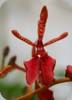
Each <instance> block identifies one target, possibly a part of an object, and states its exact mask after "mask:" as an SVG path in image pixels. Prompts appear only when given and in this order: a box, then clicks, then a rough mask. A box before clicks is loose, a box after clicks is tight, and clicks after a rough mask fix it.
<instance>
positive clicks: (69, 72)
mask: <svg viewBox="0 0 72 100" xmlns="http://www.w3.org/2000/svg"><path fill="white" fill-rule="evenodd" d="M65 76H66V77H70V78H72V65H68V66H67V68H66V72H65Z"/></svg>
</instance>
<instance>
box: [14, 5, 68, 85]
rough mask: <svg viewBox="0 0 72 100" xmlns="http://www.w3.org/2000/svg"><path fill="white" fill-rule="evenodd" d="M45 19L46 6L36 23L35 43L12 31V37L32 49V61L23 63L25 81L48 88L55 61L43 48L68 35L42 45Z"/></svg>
mask: <svg viewBox="0 0 72 100" xmlns="http://www.w3.org/2000/svg"><path fill="white" fill-rule="evenodd" d="M47 17H48V11H47V8H46V6H44V7H43V8H42V10H41V13H40V19H39V21H38V40H37V41H36V42H35V43H33V42H32V41H30V40H29V39H27V38H25V37H23V36H21V35H20V33H19V32H18V31H16V30H12V33H13V35H14V36H16V37H17V38H18V39H20V40H22V41H24V42H26V43H27V44H29V45H31V46H32V47H33V49H32V59H30V60H29V61H26V62H24V65H25V68H26V80H27V83H28V84H29V85H31V84H32V83H33V82H35V81H36V80H39V82H40V83H41V84H44V85H46V86H49V85H50V84H51V83H52V82H53V80H54V67H55V63H56V60H55V59H54V58H52V57H50V56H49V55H48V54H47V53H46V51H45V49H44V47H45V46H48V45H50V44H52V43H54V42H56V41H59V40H61V39H63V38H65V37H66V36H67V35H68V33H67V32H64V33H63V34H61V35H60V36H59V37H57V38H54V39H52V40H50V41H48V42H46V43H45V44H43V36H44V32H45V25H46V21H47Z"/></svg>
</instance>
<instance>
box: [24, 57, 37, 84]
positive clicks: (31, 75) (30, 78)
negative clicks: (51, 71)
mask: <svg viewBox="0 0 72 100" xmlns="http://www.w3.org/2000/svg"><path fill="white" fill-rule="evenodd" d="M24 65H25V67H26V80H27V83H28V84H29V85H31V84H32V83H33V82H34V81H35V80H36V79H37V78H38V75H39V59H38V57H35V58H32V59H31V60H29V61H26V62H25V63H24Z"/></svg>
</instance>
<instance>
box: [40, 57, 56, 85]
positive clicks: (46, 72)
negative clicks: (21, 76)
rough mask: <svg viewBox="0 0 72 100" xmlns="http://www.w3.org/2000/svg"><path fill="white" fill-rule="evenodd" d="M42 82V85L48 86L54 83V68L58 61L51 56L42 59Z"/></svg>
mask: <svg viewBox="0 0 72 100" xmlns="http://www.w3.org/2000/svg"><path fill="white" fill-rule="evenodd" d="M40 63H41V77H40V79H41V81H42V84H44V85H46V86H48V85H50V84H51V83H52V82H53V79H54V67H55V63H56V60H55V59H53V58H52V57H50V56H45V57H42V58H41V62H40Z"/></svg>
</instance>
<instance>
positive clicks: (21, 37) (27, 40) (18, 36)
mask: <svg viewBox="0 0 72 100" xmlns="http://www.w3.org/2000/svg"><path fill="white" fill-rule="evenodd" d="M11 32H12V34H13V35H14V36H15V37H17V38H18V39H20V40H22V41H24V42H26V43H27V44H29V45H31V46H36V45H35V44H34V43H33V42H32V41H30V40H29V39H27V38H25V37H23V36H21V35H20V33H19V32H18V31H17V30H12V31H11Z"/></svg>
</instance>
